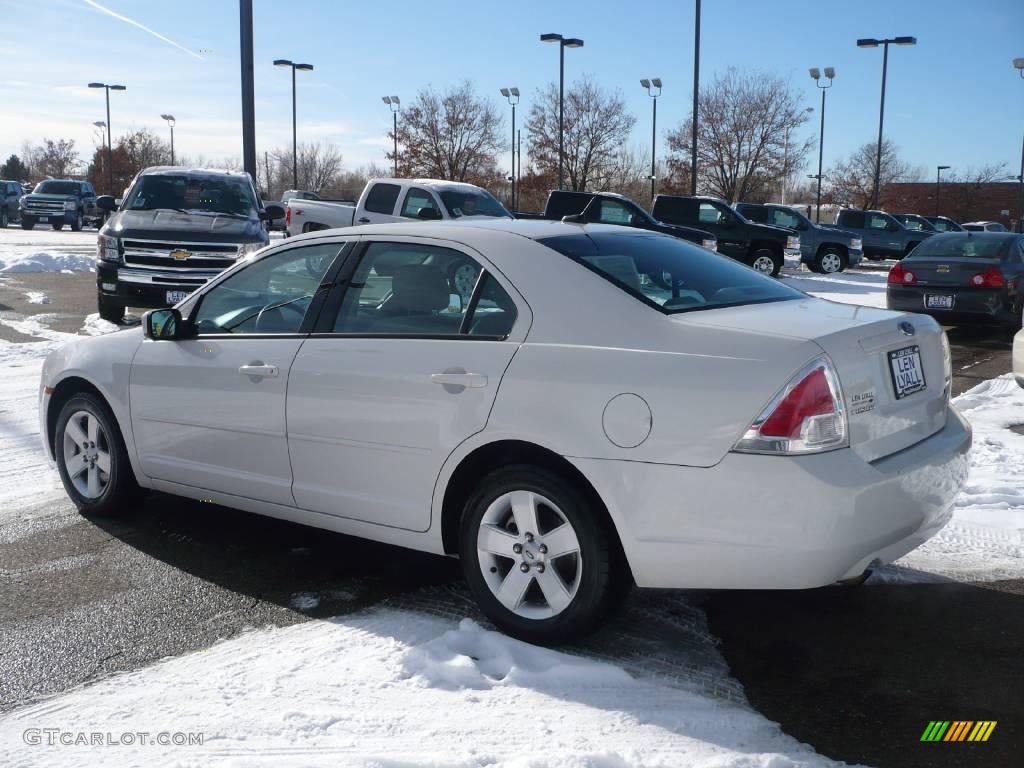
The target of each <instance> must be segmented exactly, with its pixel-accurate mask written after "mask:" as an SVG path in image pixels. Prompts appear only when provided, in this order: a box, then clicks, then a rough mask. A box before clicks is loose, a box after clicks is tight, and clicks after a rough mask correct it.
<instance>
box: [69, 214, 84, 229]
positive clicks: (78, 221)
mask: <svg viewBox="0 0 1024 768" xmlns="http://www.w3.org/2000/svg"><path fill="white" fill-rule="evenodd" d="M71 231H72V232H81V231H82V213H81V211H79V213H78V214H77V215H76V216H75V220H74V221H73V222H71Z"/></svg>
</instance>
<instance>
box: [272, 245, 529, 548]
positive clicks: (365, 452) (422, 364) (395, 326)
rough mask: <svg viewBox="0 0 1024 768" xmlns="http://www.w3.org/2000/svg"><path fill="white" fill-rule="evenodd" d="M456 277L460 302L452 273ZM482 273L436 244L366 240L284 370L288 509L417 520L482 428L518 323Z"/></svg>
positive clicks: (513, 309)
mask: <svg viewBox="0 0 1024 768" xmlns="http://www.w3.org/2000/svg"><path fill="white" fill-rule="evenodd" d="M346 266H348V265H346ZM469 270H473V271H474V272H475V275H476V280H475V281H474V283H475V284H474V285H473V289H472V291H470V297H469V300H468V301H466V300H463V298H462V296H461V295H460V290H459V286H458V279H463V280H464V279H465V276H466V274H467V272H468V271H469ZM486 270H487V267H486V265H485V264H484V263H483V260H482V259H480V258H479V257H478V255H477V254H475V253H471V252H468V251H465V250H463V249H462V248H461V247H460V246H456V245H453V244H451V243H447V242H443V241H442V242H436V241H430V242H425V241H423V240H412V239H406V240H402V239H396V240H395V241H388V242H372V243H370V244H368V245H367V246H366V248H365V251H364V253H363V255H362V257H361V259H360V260H359V262H358V265H355V266H354V272H353V273H352V274H351V277H350V279H349V281H348V283H349V287H348V289H347V290H346V291H345V293H344V298H343V300H342V301H341V305H340V311H338V313H337V316H336V318H328V320H329V321H330V322H329V323H328V324H324V325H319V326H318V329H317V332H314V334H313V335H312V336H310V338H309V339H307V340H306V341H305V342H304V343H303V345H302V349H301V350H300V351H299V354H298V356H297V357H296V359H295V362H294V364H293V365H292V373H291V379H290V382H289V388H288V443H289V448H290V451H291V458H292V466H293V467H294V472H295V482H294V485H293V491H294V494H295V501H296V504H297V505H298V506H299V507H300V508H303V509H309V510H314V511H316V512H323V513H326V514H331V515H338V516H341V517H347V518H352V519H356V520H363V521H367V522H372V523H378V524H382V525H389V526H393V527H397V528H403V529H407V530H414V531H425V530H426V529H427V528H428V527H429V526H430V507H431V499H432V497H433V492H434V484H435V483H436V482H437V477H438V475H439V473H440V471H441V467H442V465H443V464H444V462H445V460H446V459H447V458H448V456H449V455H450V454H451V452H452V451H453V450H454V449H455V448H456V447H457V446H458V445H459V444H460V443H461V442H463V441H464V440H465V439H466V438H468V437H469V436H471V435H473V434H474V433H476V432H479V431H480V430H482V429H483V428H484V425H485V424H486V422H487V417H488V414H489V413H490V410H491V405H492V403H493V402H494V397H495V395H496V393H497V391H498V385H499V383H500V381H501V377H502V375H503V374H504V372H505V369H506V368H507V367H508V364H509V362H511V360H512V356H513V355H514V354H515V352H516V349H517V348H518V346H519V342H520V341H521V340H522V337H523V336H524V335H525V329H526V328H527V327H528V326H529V309H528V308H527V307H526V304H525V303H524V302H522V300H521V299H518V298H516V299H513V298H512V295H513V294H514V291H512V290H511V288H508V287H505V286H503V284H502V282H501V281H499V279H498V278H496V277H495V276H494V275H493V274H491V273H490V272H488V271H486ZM457 276H459V277H458V278H457ZM322 321H323V318H322ZM320 331H322V332H320Z"/></svg>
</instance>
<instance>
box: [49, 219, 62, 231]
mask: <svg viewBox="0 0 1024 768" xmlns="http://www.w3.org/2000/svg"><path fill="white" fill-rule="evenodd" d="M50 226H51V227H53V231H54V232H60V231H61V230H62V229H64V222H63V221H55V222H53V223H52V224H50Z"/></svg>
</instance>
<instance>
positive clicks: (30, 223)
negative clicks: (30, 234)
mask: <svg viewBox="0 0 1024 768" xmlns="http://www.w3.org/2000/svg"><path fill="white" fill-rule="evenodd" d="M35 225H36V220H35V219H33V218H32V217H31V216H25V215H22V217H21V228H22V229H32V227H34V226H35Z"/></svg>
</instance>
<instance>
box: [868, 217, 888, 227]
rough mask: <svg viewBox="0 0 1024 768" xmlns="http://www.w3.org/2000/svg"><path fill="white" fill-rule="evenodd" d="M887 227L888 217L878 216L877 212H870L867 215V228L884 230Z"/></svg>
mask: <svg viewBox="0 0 1024 768" xmlns="http://www.w3.org/2000/svg"><path fill="white" fill-rule="evenodd" d="M888 228H889V219H887V218H886V217H885V216H879V215H878V214H877V213H872V214H871V215H869V216H868V229H880V230H886V229H888Z"/></svg>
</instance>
